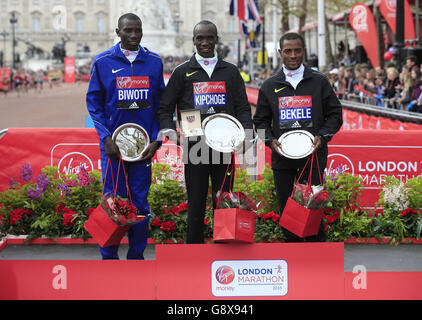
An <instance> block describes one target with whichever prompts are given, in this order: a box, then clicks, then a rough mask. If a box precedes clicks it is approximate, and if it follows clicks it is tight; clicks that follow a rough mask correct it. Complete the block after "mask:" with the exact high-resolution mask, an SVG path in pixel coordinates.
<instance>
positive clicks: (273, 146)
mask: <svg viewBox="0 0 422 320" xmlns="http://www.w3.org/2000/svg"><path fill="white" fill-rule="evenodd" d="M280 148H281V143H280V141H278V140H277V139H274V140H273V142H272V143H271V149H273V150H274V151H275V152H276V153H277V154H278V155H279V156H280V157H283V155H282V154H281V153H280Z"/></svg>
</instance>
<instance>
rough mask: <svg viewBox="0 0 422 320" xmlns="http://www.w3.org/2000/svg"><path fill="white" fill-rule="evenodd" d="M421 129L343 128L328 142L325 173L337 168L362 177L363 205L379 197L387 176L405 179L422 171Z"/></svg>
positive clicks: (370, 204) (368, 204)
mask: <svg viewBox="0 0 422 320" xmlns="http://www.w3.org/2000/svg"><path fill="white" fill-rule="evenodd" d="M420 137H421V133H420V131H419V130H404V131H399V130H347V131H346V130H344V131H340V132H339V133H338V134H336V135H335V136H334V138H333V140H331V142H330V143H329V144H328V162H327V169H326V174H331V173H333V172H334V173H335V172H336V171H337V170H338V168H341V169H342V170H343V171H344V172H349V173H351V174H353V175H355V176H359V177H361V178H362V179H363V183H364V186H365V190H364V192H363V194H362V203H361V205H362V206H364V207H373V206H374V204H375V202H377V201H378V194H379V192H380V189H379V188H380V186H382V185H383V184H384V182H385V178H386V177H387V176H394V177H396V178H397V179H400V180H401V181H403V182H406V181H407V180H408V179H410V178H413V177H416V176H419V175H421V174H422V162H421V161H420V159H421V157H420V155H421V151H422V141H421V140H420Z"/></svg>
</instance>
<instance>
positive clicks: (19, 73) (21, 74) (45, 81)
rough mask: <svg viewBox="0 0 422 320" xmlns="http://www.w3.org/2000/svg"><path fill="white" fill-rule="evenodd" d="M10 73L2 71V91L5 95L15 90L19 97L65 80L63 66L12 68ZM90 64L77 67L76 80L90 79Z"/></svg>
mask: <svg viewBox="0 0 422 320" xmlns="http://www.w3.org/2000/svg"><path fill="white" fill-rule="evenodd" d="M10 71H11V72H10V73H7V72H2V73H1V72H0V91H1V92H3V94H4V95H5V96H7V95H8V94H9V93H11V92H14V93H15V95H16V96H17V97H20V96H21V95H22V94H26V93H28V92H30V91H35V92H37V93H41V92H42V91H43V89H44V88H46V87H47V88H53V87H57V86H59V85H60V84H61V83H62V82H63V81H64V70H63V68H47V69H46V70H42V69H40V70H37V71H34V70H30V69H25V68H19V69H11V70H10ZM89 73H90V65H83V66H80V67H78V68H77V69H76V82H77V83H79V82H80V81H88V80H89Z"/></svg>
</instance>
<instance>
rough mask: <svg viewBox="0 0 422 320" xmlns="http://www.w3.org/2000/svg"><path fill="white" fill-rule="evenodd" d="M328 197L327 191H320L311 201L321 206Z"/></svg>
mask: <svg viewBox="0 0 422 320" xmlns="http://www.w3.org/2000/svg"><path fill="white" fill-rule="evenodd" d="M329 197H330V194H329V193H328V192H327V191H320V192H318V193H317V194H315V195H314V196H313V197H312V201H313V202H315V203H316V204H322V203H324V202H325V201H327V199H328V198H329Z"/></svg>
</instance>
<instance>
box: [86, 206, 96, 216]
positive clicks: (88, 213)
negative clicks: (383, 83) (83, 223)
mask: <svg viewBox="0 0 422 320" xmlns="http://www.w3.org/2000/svg"><path fill="white" fill-rule="evenodd" d="M94 211H95V208H89V209H88V210H86V214H87V215H88V216H90V215H91V213H93V212H94Z"/></svg>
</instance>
